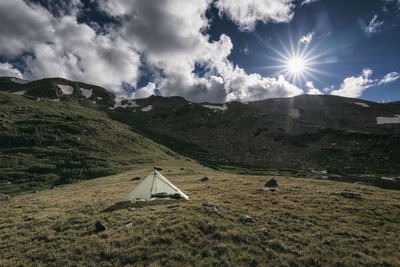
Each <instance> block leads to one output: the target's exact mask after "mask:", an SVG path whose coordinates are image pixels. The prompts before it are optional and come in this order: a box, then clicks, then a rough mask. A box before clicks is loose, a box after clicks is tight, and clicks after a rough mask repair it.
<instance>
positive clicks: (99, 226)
mask: <svg viewBox="0 0 400 267" xmlns="http://www.w3.org/2000/svg"><path fill="white" fill-rule="evenodd" d="M94 226H95V227H96V231H97V232H101V231H104V230H106V227H105V225H104V224H103V223H102V222H100V221H97V222H96V223H95V225H94Z"/></svg>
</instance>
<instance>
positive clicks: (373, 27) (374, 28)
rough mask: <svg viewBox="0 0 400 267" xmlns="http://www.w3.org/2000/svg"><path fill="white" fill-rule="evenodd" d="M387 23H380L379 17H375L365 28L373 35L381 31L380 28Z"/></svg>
mask: <svg viewBox="0 0 400 267" xmlns="http://www.w3.org/2000/svg"><path fill="white" fill-rule="evenodd" d="M384 22H385V21H383V20H382V21H378V15H374V17H373V18H372V19H371V21H370V22H369V25H368V26H366V27H365V31H366V32H368V33H370V34H373V33H376V32H379V31H380V27H381V26H382V25H383V23H384Z"/></svg>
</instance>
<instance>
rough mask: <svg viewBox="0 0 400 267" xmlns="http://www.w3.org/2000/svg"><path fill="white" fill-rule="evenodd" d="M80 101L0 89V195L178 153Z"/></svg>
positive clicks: (78, 178)
mask: <svg viewBox="0 0 400 267" xmlns="http://www.w3.org/2000/svg"><path fill="white" fill-rule="evenodd" d="M82 101H83V100H82ZM82 101H80V100H79V101H77V100H76V99H74V98H72V97H70V96H67V97H64V98H63V100H62V101H59V102H58V101H54V100H52V99H48V98H41V99H40V100H39V99H37V100H36V98H35V99H31V97H30V96H29V95H28V96H20V95H14V94H10V93H7V92H0V170H1V171H0V186H1V189H2V190H1V191H2V193H17V192H23V191H34V190H37V189H40V188H49V187H50V186H51V185H58V184H64V183H70V182H72V181H77V180H83V179H91V178H95V177H99V176H105V175H109V174H113V173H117V172H120V171H121V170H126V169H128V168H130V167H132V166H134V165H137V164H143V163H154V162H157V161H158V160H161V159H168V158H171V157H172V156H174V157H175V156H177V155H176V154H175V153H173V152H172V151H170V150H168V149H167V148H165V147H163V146H160V145H158V144H155V143H154V142H152V141H150V140H148V139H147V138H145V137H143V136H141V135H138V134H136V133H134V132H132V131H131V130H130V129H129V127H127V126H126V125H124V124H121V123H118V122H116V121H113V120H111V119H109V118H108V116H107V115H106V114H105V113H104V112H102V111H100V110H97V109H98V107H97V106H96V105H95V104H93V103H92V102H91V101H88V100H85V101H83V102H82Z"/></svg>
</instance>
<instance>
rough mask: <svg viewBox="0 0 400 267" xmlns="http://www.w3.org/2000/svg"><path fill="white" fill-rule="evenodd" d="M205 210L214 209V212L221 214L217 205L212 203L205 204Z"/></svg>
mask: <svg viewBox="0 0 400 267" xmlns="http://www.w3.org/2000/svg"><path fill="white" fill-rule="evenodd" d="M203 208H205V209H208V208H210V209H212V210H213V211H215V212H216V213H218V212H219V210H218V205H217V204H215V203H211V202H206V203H203Z"/></svg>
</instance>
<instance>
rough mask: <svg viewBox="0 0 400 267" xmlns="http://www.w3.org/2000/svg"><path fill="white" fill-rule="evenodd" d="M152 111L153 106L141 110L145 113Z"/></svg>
mask: <svg viewBox="0 0 400 267" xmlns="http://www.w3.org/2000/svg"><path fill="white" fill-rule="evenodd" d="M152 109H153V106H152V105H149V106H147V107H144V108H142V111H144V112H147V111H150V110H152Z"/></svg>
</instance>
